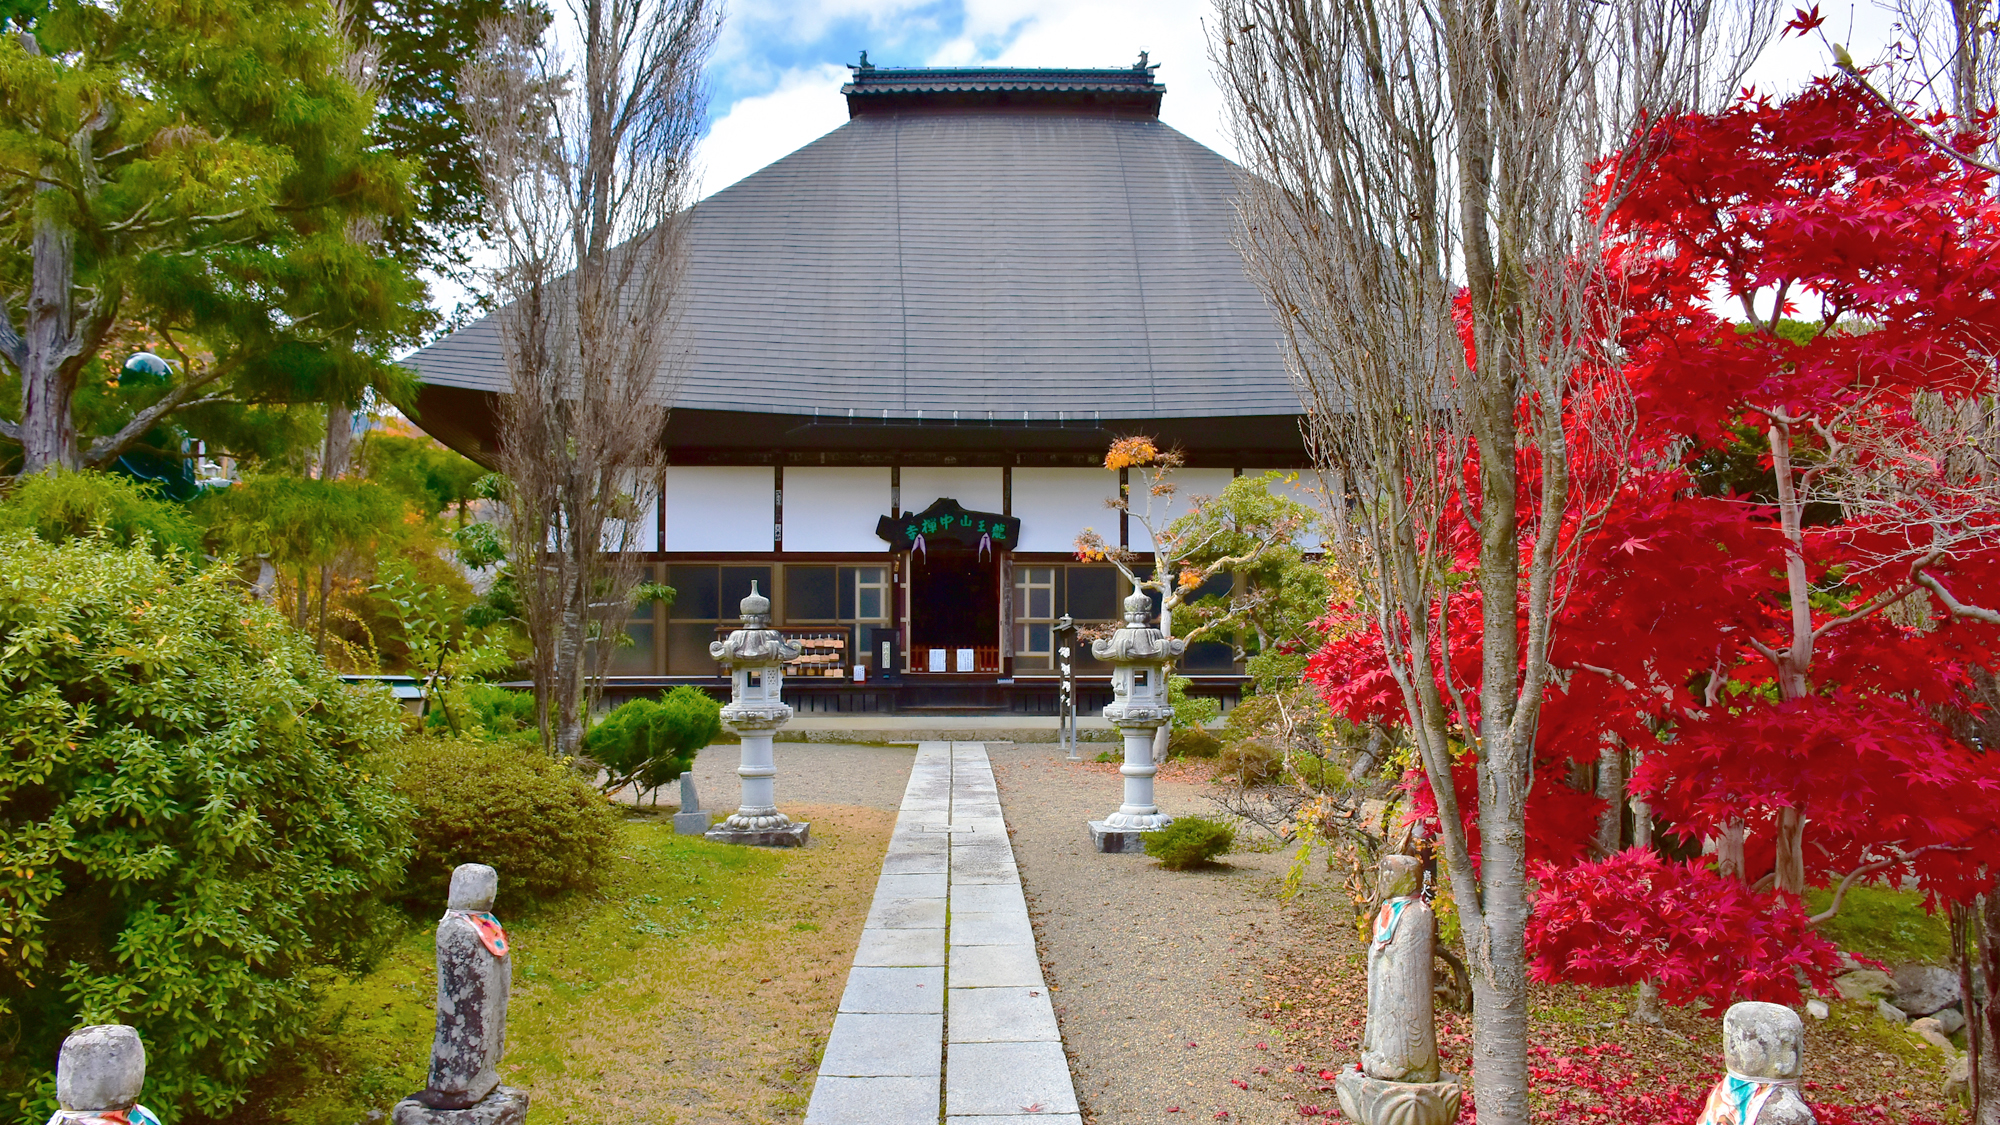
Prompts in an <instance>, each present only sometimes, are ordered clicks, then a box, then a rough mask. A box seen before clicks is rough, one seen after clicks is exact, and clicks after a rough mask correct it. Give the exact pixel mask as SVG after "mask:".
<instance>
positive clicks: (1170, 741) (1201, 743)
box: [1167, 729, 1222, 758]
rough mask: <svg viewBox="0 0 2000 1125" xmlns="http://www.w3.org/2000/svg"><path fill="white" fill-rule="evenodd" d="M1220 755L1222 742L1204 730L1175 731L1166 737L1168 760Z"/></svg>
mask: <svg viewBox="0 0 2000 1125" xmlns="http://www.w3.org/2000/svg"><path fill="white" fill-rule="evenodd" d="M1220 753H1222V740H1221V739H1219V738H1217V737H1215V736H1214V735H1212V734H1210V733H1209V732H1207V731H1205V730H1200V729H1196V730H1176V731H1174V732H1173V733H1172V734H1170V735H1168V736H1167V757H1169V758H1213V757H1215V756H1216V755H1218V754H1220Z"/></svg>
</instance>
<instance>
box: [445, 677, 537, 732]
mask: <svg viewBox="0 0 2000 1125" xmlns="http://www.w3.org/2000/svg"><path fill="white" fill-rule="evenodd" d="M446 702H447V704H448V705H449V706H450V708H451V716H450V717H451V718H455V719H457V720H458V724H459V727H460V728H461V729H462V730H463V731H464V732H465V733H466V734H469V735H480V736H484V737H486V738H516V737H519V736H520V735H523V734H527V735H532V734H533V733H534V730H535V695H534V693H533V692H527V691H515V690H513V689H511V688H503V687H499V686H497V685H495V684H467V685H466V686H465V687H464V688H463V689H461V690H458V691H454V692H452V693H451V698H450V699H449V700H447V701H446ZM424 725H425V727H426V728H427V729H428V730H429V731H430V732H431V733H432V734H436V735H443V734H449V733H451V723H450V721H449V719H447V717H446V715H445V710H444V708H443V707H433V708H431V713H430V716H429V717H428V718H426V719H425V720H424Z"/></svg>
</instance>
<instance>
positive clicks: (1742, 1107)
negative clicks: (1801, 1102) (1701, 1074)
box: [1695, 1071, 1795, 1125]
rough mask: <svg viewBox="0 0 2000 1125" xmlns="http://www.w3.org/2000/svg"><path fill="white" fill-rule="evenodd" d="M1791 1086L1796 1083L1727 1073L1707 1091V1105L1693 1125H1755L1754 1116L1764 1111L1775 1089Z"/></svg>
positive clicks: (1733, 1072) (1732, 1072) (1776, 1090)
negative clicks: (1699, 1118)
mask: <svg viewBox="0 0 2000 1125" xmlns="http://www.w3.org/2000/svg"><path fill="white" fill-rule="evenodd" d="M1791 1085H1795V1083H1792V1082H1789V1081H1783V1080H1779V1079H1771V1078H1746V1077H1744V1076H1743V1075H1741V1074H1737V1073H1736V1072H1735V1071H1730V1072H1729V1074H1728V1076H1727V1077H1725V1078H1724V1079H1723V1080H1722V1081H1720V1082H1717V1083H1716V1084H1715V1088H1714V1089H1712V1090H1710V1091H1709V1092H1708V1104H1707V1105H1705V1106H1703V1107H1702V1111H1701V1120H1699V1121H1697V1122H1695V1125H1757V1115H1758V1114H1760V1113H1762V1112H1764V1103H1765V1102H1768V1101H1770V1100H1771V1095H1772V1094H1775V1093H1777V1092H1778V1087H1780V1086H1791Z"/></svg>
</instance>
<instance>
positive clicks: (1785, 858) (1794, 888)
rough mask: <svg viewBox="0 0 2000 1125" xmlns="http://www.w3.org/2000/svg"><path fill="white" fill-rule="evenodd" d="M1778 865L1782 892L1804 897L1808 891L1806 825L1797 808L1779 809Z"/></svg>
mask: <svg viewBox="0 0 2000 1125" xmlns="http://www.w3.org/2000/svg"><path fill="white" fill-rule="evenodd" d="M1777 845H1778V860H1777V862H1778V867H1777V872H1776V874H1777V878H1776V884H1777V889H1778V891H1779V892H1780V893H1783V894H1789V895H1793V896H1796V897H1799V898H1804V897H1805V893H1806V851H1805V848H1806V826H1805V818H1803V817H1801V816H1800V815H1799V810H1797V809H1779V810H1778V839H1777Z"/></svg>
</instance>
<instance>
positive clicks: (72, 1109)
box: [49, 1023, 160, 1125]
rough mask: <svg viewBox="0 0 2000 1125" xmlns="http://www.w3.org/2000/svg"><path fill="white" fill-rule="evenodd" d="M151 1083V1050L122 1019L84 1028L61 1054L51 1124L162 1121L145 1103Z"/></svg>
mask: <svg viewBox="0 0 2000 1125" xmlns="http://www.w3.org/2000/svg"><path fill="white" fill-rule="evenodd" d="M145 1085H146V1048H145V1045H144V1044H142V1043H140V1042H139V1033H138V1031H137V1030H135V1029H133V1028H130V1027H127V1026H125V1025H124V1024H122V1023H106V1024H97V1025H95V1026H92V1027H85V1028H79V1029H77V1030H76V1031H72V1032H70V1034H69V1038H67V1039H65V1040H63V1045H62V1052H61V1053H60V1054H58V1055H57V1056H56V1102H57V1104H58V1105H60V1106H61V1107H62V1108H61V1109H58V1110H56V1113H55V1116H54V1117H51V1118H49V1125H160V1119H159V1118H158V1117H155V1116H154V1115H153V1111H152V1110H150V1109H147V1108H146V1107H145V1106H142V1105H140V1104H139V1092H140V1090H141V1089H142V1088H143V1087H144V1086H145Z"/></svg>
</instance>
